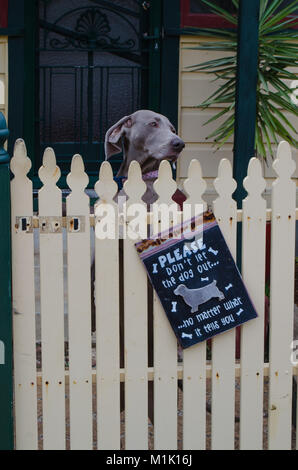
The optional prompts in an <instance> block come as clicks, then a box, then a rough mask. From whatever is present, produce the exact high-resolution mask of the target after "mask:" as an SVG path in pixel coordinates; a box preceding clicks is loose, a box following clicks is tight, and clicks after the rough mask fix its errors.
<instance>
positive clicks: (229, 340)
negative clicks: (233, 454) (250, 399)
mask: <svg viewBox="0 0 298 470" xmlns="http://www.w3.org/2000/svg"><path fill="white" fill-rule="evenodd" d="M214 186H215V189H216V191H217V193H218V194H219V197H218V198H217V199H216V200H215V201H214V205H213V207H214V214H215V217H216V219H217V222H218V224H219V227H220V229H221V231H222V233H223V236H224V238H225V240H226V242H227V245H228V247H229V249H230V251H231V254H232V256H233V257H234V259H235V257H236V229H237V207H236V202H235V201H234V200H233V199H232V194H233V192H234V191H235V189H236V182H235V180H234V179H233V178H232V167H231V164H230V162H229V161H228V160H226V159H222V160H221V162H220V164H219V168H218V177H217V178H216V179H215V181H214ZM234 414H235V329H232V330H229V331H226V332H225V333H223V334H221V335H218V336H215V337H214V338H213V339H212V436H211V445H212V449H214V450H218V449H225V450H229V449H234V419H235V418H234Z"/></svg>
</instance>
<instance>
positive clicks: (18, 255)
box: [10, 139, 38, 450]
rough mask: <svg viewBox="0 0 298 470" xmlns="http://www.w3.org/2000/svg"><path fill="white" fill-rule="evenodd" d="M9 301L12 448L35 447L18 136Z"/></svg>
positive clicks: (27, 243)
mask: <svg viewBox="0 0 298 470" xmlns="http://www.w3.org/2000/svg"><path fill="white" fill-rule="evenodd" d="M10 168H11V171H12V172H13V174H14V178H13V179H12V181H11V243H12V246H11V248H12V293H13V297H12V301H13V351H14V399H15V432H16V449H17V450H19V449H33V450H34V449H37V446H38V443H37V381H36V353H35V291H34V245H33V230H32V231H31V232H30V233H27V232H22V231H21V230H20V227H18V228H17V227H16V217H19V216H26V217H32V216H33V199H32V182H31V181H30V180H29V178H28V177H27V176H26V175H27V173H28V171H29V170H30V168H31V160H30V159H29V158H28V157H27V150H26V146H25V143H24V141H23V140H21V139H18V140H17V141H16V143H15V146H14V154H13V157H12V159H11V162H10Z"/></svg>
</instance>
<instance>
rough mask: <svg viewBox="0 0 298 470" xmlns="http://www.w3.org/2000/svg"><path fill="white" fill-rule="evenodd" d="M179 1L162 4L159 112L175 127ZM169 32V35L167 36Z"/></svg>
mask: <svg viewBox="0 0 298 470" xmlns="http://www.w3.org/2000/svg"><path fill="white" fill-rule="evenodd" d="M179 27H180V0H164V2H163V28H164V30H163V36H164V38H163V43H162V66H161V67H162V68H161V98H160V112H161V113H162V114H164V115H165V116H167V117H168V118H169V119H170V121H171V122H172V123H173V124H174V126H176V127H177V125H178V95H179V91H178V90H179V86H178V84H179V47H180V38H179V35H176V34H172V33H173V31H176V30H178V29H179ZM170 32H171V34H169V33H170Z"/></svg>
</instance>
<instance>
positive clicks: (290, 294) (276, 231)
mask: <svg viewBox="0 0 298 470" xmlns="http://www.w3.org/2000/svg"><path fill="white" fill-rule="evenodd" d="M273 168H274V170H275V171H276V173H277V175H278V177H277V179H276V180H275V181H274V183H273V184H272V222H271V271H270V287H271V289H270V345H269V357H270V391H269V417H268V445H269V449H273V450H274V449H279V450H285V449H290V448H291V408H292V364H291V362H290V354H289V350H290V343H291V341H292V339H293V311H294V302H293V300H294V282H293V281H294V261H295V197H296V195H295V193H296V187H295V186H296V185H295V182H294V181H291V175H292V174H293V172H294V170H295V163H294V161H293V160H292V157H291V149H290V146H289V144H288V143H286V142H281V143H280V144H279V146H278V150H277V158H276V160H275V161H274V163H273Z"/></svg>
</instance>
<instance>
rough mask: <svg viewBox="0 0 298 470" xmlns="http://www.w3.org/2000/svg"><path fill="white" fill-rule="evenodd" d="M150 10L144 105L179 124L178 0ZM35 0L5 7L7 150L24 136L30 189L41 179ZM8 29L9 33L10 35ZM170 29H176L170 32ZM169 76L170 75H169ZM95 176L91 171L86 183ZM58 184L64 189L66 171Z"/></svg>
mask: <svg viewBox="0 0 298 470" xmlns="http://www.w3.org/2000/svg"><path fill="white" fill-rule="evenodd" d="M148 3H149V4H150V6H149V15H150V30H149V38H151V39H150V40H149V41H148V48H149V74H148V108H149V109H152V110H154V111H156V112H160V113H162V114H165V115H166V116H167V117H168V118H169V119H170V120H171V122H172V123H173V124H174V125H175V126H176V127H177V122H178V79H179V27H180V0H151V1H149V2H148ZM36 6H37V0H10V1H9V8H8V36H9V40H8V51H9V52H8V55H9V95H8V96H9V98H8V120H9V123H8V125H9V128H10V139H9V142H8V150H9V154H10V155H12V153H13V145H14V142H15V140H16V139H17V138H19V137H22V138H23V139H24V140H25V143H26V146H27V151H28V156H29V158H30V159H31V161H32V168H31V170H30V177H32V179H33V183H34V188H39V187H40V186H41V183H40V182H39V179H38V177H37V171H38V168H37V167H36V158H35V155H37V152H38V149H37V148H36V147H35V142H36V140H35V135H36V132H37V126H36V120H38V113H37V111H38V110H37V107H38V103H39V100H38V98H37V93H36V85H37V83H38V80H37V77H36V73H37V72H38V71H37V67H36V65H37V64H36V53H35V49H36V40H37V28H38V11H37V8H36ZM9 31H11V34H9ZM173 31H174V32H173ZM0 34H1V31H0ZM169 78H170V79H169ZM95 179H96V177H95V176H91V177H90V181H89V187H92V185H93V184H94V182H95ZM93 180H94V181H93ZM58 185H59V186H60V187H61V188H67V184H66V175H62V176H61V178H60V180H59V183H58Z"/></svg>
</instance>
